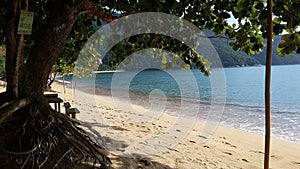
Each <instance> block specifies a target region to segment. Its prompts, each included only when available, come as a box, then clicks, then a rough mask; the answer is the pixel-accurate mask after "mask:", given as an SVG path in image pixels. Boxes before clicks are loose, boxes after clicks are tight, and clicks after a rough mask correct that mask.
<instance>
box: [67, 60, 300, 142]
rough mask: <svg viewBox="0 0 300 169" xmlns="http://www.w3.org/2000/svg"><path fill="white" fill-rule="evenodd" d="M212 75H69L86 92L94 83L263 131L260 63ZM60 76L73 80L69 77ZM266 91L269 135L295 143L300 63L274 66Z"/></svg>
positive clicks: (157, 105) (299, 127)
mask: <svg viewBox="0 0 300 169" xmlns="http://www.w3.org/2000/svg"><path fill="white" fill-rule="evenodd" d="M216 72H217V75H216V76H214V73H216ZM220 72H221V74H220ZM212 74H213V76H212V77H206V76H204V75H203V74H202V73H201V72H200V71H199V70H173V71H163V70H157V69H151V70H143V71H136V72H133V71H132V72H118V73H99V74H97V75H96V76H95V77H89V78H80V79H78V78H73V85H74V83H76V87H77V88H80V89H81V90H84V89H89V92H94V90H90V89H91V88H93V87H95V89H96V90H95V92H96V94H99V95H109V96H112V97H114V98H115V99H119V100H122V101H126V102H128V103H132V104H138V105H142V106H144V107H146V108H148V109H152V110H153V111H158V112H166V113H170V114H173V115H178V116H184V117H188V118H192V119H197V120H199V121H210V122H215V123H219V124H221V125H223V126H229V127H234V128H238V129H243V130H247V131H250V132H255V133H259V134H263V133H264V123H265V122H264V119H265V116H264V81H265V77H264V76H265V67H264V66H260V67H240V68H224V69H216V70H214V71H213V72H212ZM219 75H222V76H223V75H224V77H225V78H224V79H223V78H222V76H219ZM65 78H66V80H69V81H72V76H67V77H65ZM271 90H272V92H271V102H272V103H271V107H272V134H273V136H275V137H278V138H282V139H285V140H290V141H294V142H298V143H300V65H286V66H273V68H272V87H271ZM219 96H220V97H219ZM214 107H218V108H217V109H215V108H214Z"/></svg>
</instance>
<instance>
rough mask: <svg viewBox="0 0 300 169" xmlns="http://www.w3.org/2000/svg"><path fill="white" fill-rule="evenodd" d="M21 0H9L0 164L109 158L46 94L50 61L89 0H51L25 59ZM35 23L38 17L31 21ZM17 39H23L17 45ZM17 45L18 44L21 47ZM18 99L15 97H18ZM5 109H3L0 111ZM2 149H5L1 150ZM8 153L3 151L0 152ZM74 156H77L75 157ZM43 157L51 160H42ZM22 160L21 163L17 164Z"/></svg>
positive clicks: (33, 164)
mask: <svg viewBox="0 0 300 169" xmlns="http://www.w3.org/2000/svg"><path fill="white" fill-rule="evenodd" d="M21 2H24V1H21V0H11V1H7V2H6V3H7V5H8V7H7V10H8V15H7V16H6V17H7V18H6V20H7V30H6V49H7V53H6V56H7V59H6V78H7V91H6V93H7V94H8V98H7V99H6V100H5V101H8V102H9V101H11V100H14V101H12V102H9V105H8V106H5V107H4V108H0V110H1V111H0V113H1V115H0V125H1V126H4V127H1V128H0V149H1V154H0V161H1V163H0V168H3V167H4V168H5V167H6V168H11V167H13V168H28V167H30V168H38V167H39V166H43V167H44V168H47V167H46V166H49V167H48V168H52V167H53V166H59V165H60V161H61V160H62V159H64V162H69V161H72V160H74V159H75V160H76V159H77V160H78V159H79V160H80V158H82V157H87V159H88V158H91V159H94V160H95V161H97V162H100V163H101V164H103V165H104V166H106V165H107V164H109V162H110V161H109V159H108V158H107V157H106V155H105V152H104V151H103V150H102V149H103V148H101V147H99V146H97V145H95V144H94V143H93V142H92V141H91V140H90V139H89V137H88V136H87V135H86V134H85V132H84V131H83V130H82V129H80V128H78V127H77V126H76V124H77V123H76V122H75V121H71V120H70V119H68V118H67V117H66V116H64V115H63V114H61V113H57V112H54V110H52V109H51V108H50V106H49V105H48V104H47V102H46V100H45V99H44V96H43V93H44V85H45V84H46V82H47V78H48V75H49V74H50V72H51V69H52V66H53V65H54V64H55V62H56V60H57V59H58V58H59V56H60V54H61V52H62V51H63V48H64V45H65V41H66V39H67V37H68V35H69V33H70V31H71V30H72V27H73V24H74V23H75V21H76V19H77V17H78V16H79V14H80V11H82V10H85V9H87V7H90V5H87V6H85V5H84V4H85V3H87V2H88V1H87V0H72V1H62V0H51V1H48V6H47V8H48V9H49V11H48V12H49V18H47V21H45V23H44V24H43V25H42V26H41V27H39V30H37V32H38V33H37V35H35V36H34V38H35V39H34V46H33V48H32V49H31V51H30V53H29V56H28V58H27V60H26V62H24V57H23V56H24V52H22V50H23V48H22V46H21V45H23V42H22V36H21V38H19V36H18V35H17V25H18V20H19V15H20V9H21ZM35 24H40V23H33V26H35ZM18 44H20V45H19V46H18ZM18 49H19V50H18ZM15 100H17V101H15ZM2 110H3V111H2ZM2 152H3V153H2ZM2 154H5V155H2ZM71 156H73V157H76V158H72V157H71ZM39 159H44V160H45V162H46V161H47V160H48V161H49V162H48V161H47V165H44V164H45V163H44V161H39ZM16 161H20V162H21V163H22V164H21V165H19V164H16V163H15V162H16Z"/></svg>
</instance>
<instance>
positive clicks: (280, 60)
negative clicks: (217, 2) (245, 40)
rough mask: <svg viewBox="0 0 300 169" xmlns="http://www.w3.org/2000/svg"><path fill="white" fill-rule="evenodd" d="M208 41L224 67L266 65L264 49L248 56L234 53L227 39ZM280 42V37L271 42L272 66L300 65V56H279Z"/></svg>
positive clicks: (239, 52)
mask: <svg viewBox="0 0 300 169" xmlns="http://www.w3.org/2000/svg"><path fill="white" fill-rule="evenodd" d="M204 33H205V34H206V35H207V36H211V35H213V32H212V31H204ZM210 41H211V43H212V44H213V45H214V47H215V49H216V51H217V52H218V54H219V56H220V59H221V61H222V64H223V66H224V67H236V66H254V65H264V64H265V63H266V61H265V56H266V50H265V49H264V50H263V51H262V52H261V53H259V54H255V55H252V56H248V55H247V54H246V53H245V52H243V51H234V50H233V49H232V48H231V46H229V41H228V40H227V39H221V38H214V39H210ZM280 42H281V36H277V37H276V38H275V39H274V42H273V60H272V63H273V65H285V64H300V54H296V53H294V54H293V55H292V56H285V57H280V56H279V54H278V52H277V50H276V48H277V46H278V44H279V43H280Z"/></svg>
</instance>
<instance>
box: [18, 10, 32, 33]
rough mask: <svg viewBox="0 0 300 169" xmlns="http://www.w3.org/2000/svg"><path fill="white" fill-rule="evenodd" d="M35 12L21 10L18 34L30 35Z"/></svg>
mask: <svg viewBox="0 0 300 169" xmlns="http://www.w3.org/2000/svg"><path fill="white" fill-rule="evenodd" d="M33 16H34V13H33V12H28V11H24V10H21V14H20V20H19V26H18V34H25V35H30V34H31V30H32V22H33Z"/></svg>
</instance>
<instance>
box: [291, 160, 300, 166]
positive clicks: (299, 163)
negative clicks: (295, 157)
mask: <svg viewBox="0 0 300 169" xmlns="http://www.w3.org/2000/svg"><path fill="white" fill-rule="evenodd" d="M292 163H294V164H297V165H300V162H297V161H292Z"/></svg>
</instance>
